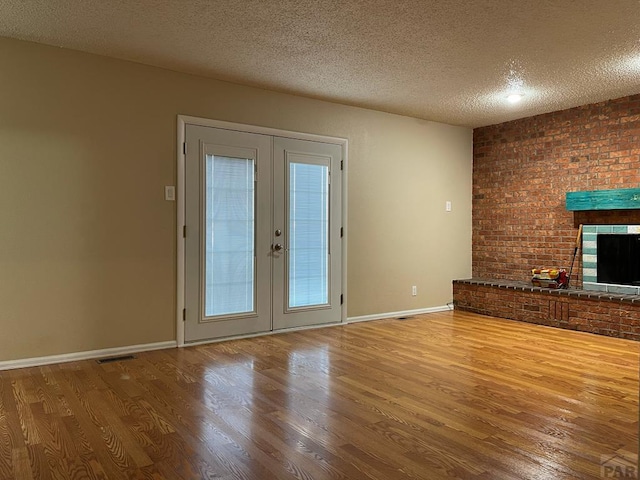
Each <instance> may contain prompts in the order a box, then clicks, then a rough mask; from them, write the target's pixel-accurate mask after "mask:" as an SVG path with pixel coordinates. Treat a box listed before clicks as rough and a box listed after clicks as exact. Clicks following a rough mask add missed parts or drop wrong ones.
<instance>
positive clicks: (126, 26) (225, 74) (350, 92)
mask: <svg viewBox="0 0 640 480" xmlns="http://www.w3.org/2000/svg"><path fill="white" fill-rule="evenodd" d="M0 36H5V37H12V38H18V39H22V40H29V41H33V42H39V43H45V44H49V45H56V46H60V47H66V48H71V49H76V50H82V51H86V52H91V53H96V54H100V55H106V56H110V57H115V58H121V59H126V60H131V61H134V62H140V63H144V64H148V65H155V66H159V67H164V68H168V69H172V70H177V71H182V72H188V73H194V74H199V75H204V76H208V77H212V78H217V79H221V80H227V81H231V82H236V83H240V84H245V85H253V86H258V87H263V88H267V89H271V90H276V91H281V92H287V93H293V94H297V95H303V96H308V97H313V98H320V99H325V100H330V101H334V102H338V103H344V104H348V105H357V106H362V107H366V108H372V109H376V110H382V111H386V112H393V113H399V114H403V115H410V116H413V117H418V118H422V119H427V120H435V121H441V122H445V123H450V124H455V125H466V126H471V127H477V126H483V125H489V124H494V123H500V122H503V121H506V120H511V119H515V118H520V117H526V116H531V115H535V114H538V113H544V112H550V111H554V110H561V109H564V108H569V107H574V106H578V105H584V104H586V103H591V102H596V101H601V100H606V99H610V98H617V97H621V96H625V95H629V94H636V93H640V2H639V1H638V0H555V1H553V0H520V1H514V0H439V1H436V0H431V1H428V0H406V1H403V0H350V1H349V0H345V1H338V0H333V1H332V0H313V1H311V0H253V1H251V0H247V1H242V0H235V1H233V0H0ZM509 88H512V89H513V88H516V89H519V90H522V92H524V94H525V95H524V98H523V100H522V101H521V102H520V103H519V104H517V105H512V104H509V103H508V102H507V101H506V95H507V91H508V89H509Z"/></svg>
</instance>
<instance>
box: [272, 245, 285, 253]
mask: <svg viewBox="0 0 640 480" xmlns="http://www.w3.org/2000/svg"><path fill="white" fill-rule="evenodd" d="M272 248H273V251H274V252H281V251H283V250H286V249H285V248H284V247H283V246H282V244H281V243H276V244H274V245H273V247H272Z"/></svg>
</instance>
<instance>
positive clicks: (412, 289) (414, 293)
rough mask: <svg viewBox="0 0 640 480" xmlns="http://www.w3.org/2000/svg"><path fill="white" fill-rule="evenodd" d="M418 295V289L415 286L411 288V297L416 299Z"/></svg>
mask: <svg viewBox="0 0 640 480" xmlns="http://www.w3.org/2000/svg"><path fill="white" fill-rule="evenodd" d="M416 295H418V287H416V286H415V285H414V286H413V287H411V296H412V297H415V296H416Z"/></svg>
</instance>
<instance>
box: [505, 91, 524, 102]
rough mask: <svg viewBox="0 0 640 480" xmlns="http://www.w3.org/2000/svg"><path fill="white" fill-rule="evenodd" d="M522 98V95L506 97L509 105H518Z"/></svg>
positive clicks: (514, 94)
mask: <svg viewBox="0 0 640 480" xmlns="http://www.w3.org/2000/svg"><path fill="white" fill-rule="evenodd" d="M522 97H524V94H523V93H510V94H509V95H507V100H508V101H509V103H518V102H519V101H520V100H522Z"/></svg>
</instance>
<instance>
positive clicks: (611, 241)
mask: <svg viewBox="0 0 640 480" xmlns="http://www.w3.org/2000/svg"><path fill="white" fill-rule="evenodd" d="M597 249H598V258H597V267H598V268H597V272H598V273H597V277H598V283H613V284H618V285H634V286H640V234H620V233H618V234H603V233H601V234H599V235H598V236H597Z"/></svg>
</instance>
